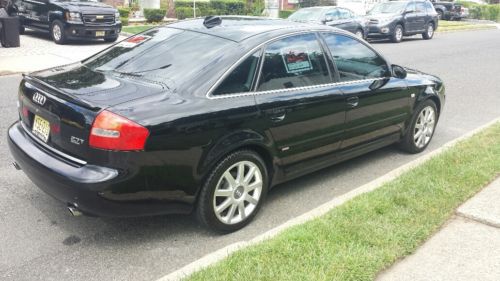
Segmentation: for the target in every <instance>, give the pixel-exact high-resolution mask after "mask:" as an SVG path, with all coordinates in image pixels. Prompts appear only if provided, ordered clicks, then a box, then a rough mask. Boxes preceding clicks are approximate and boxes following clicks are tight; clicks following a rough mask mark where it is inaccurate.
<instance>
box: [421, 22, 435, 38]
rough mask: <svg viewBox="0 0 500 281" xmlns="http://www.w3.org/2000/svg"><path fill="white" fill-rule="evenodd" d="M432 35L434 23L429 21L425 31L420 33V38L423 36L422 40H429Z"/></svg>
mask: <svg viewBox="0 0 500 281" xmlns="http://www.w3.org/2000/svg"><path fill="white" fill-rule="evenodd" d="M433 36H434V24H433V23H432V22H430V23H429V24H427V27H426V28H425V31H424V32H423V33H422V38H424V40H429V39H432V37H433Z"/></svg>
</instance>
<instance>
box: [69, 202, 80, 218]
mask: <svg viewBox="0 0 500 281" xmlns="http://www.w3.org/2000/svg"><path fill="white" fill-rule="evenodd" d="M68 211H69V212H70V213H71V215H72V216H73V217H78V216H81V215H82V212H80V211H79V210H78V208H77V207H76V205H68Z"/></svg>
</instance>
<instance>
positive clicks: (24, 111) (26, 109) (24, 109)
mask: <svg viewBox="0 0 500 281" xmlns="http://www.w3.org/2000/svg"><path fill="white" fill-rule="evenodd" d="M22 111H23V116H24V117H25V118H28V117H29V114H30V113H29V111H28V108H26V106H23V110H22Z"/></svg>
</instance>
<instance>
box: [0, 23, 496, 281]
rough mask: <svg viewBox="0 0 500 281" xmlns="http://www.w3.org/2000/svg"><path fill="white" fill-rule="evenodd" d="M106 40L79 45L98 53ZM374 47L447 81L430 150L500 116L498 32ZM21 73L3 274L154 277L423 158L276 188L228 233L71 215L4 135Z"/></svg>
mask: <svg viewBox="0 0 500 281" xmlns="http://www.w3.org/2000/svg"><path fill="white" fill-rule="evenodd" d="M23 37H26V36H23ZM39 42H40V48H41V50H45V51H47V50H48V52H46V53H33V54H32V55H33V56H47V57H48V58H50V57H51V56H53V58H54V59H53V60H52V63H59V61H56V57H61V58H67V59H68V60H70V59H73V58H74V56H73V55H71V56H70V55H69V54H70V53H73V52H74V51H75V50H77V49H80V51H75V52H76V53H74V54H75V55H76V57H78V54H80V56H83V57H84V54H87V52H88V50H85V51H83V49H81V48H76V47H75V46H72V45H70V46H56V45H55V44H53V43H52V42H50V41H47V42H46V39H43V38H42V39H40V40H39ZM44 46H46V47H44ZM105 46H106V44H104V43H101V44H97V45H91V44H88V45H85V46H84V47H83V48H87V47H88V48H95V51H98V50H99V49H102V48H104V47H105ZM373 46H374V47H375V48H376V49H377V50H379V51H380V52H381V53H382V54H383V55H384V56H385V57H386V58H387V59H388V60H389V61H391V62H392V63H395V64H400V65H403V66H408V67H410V68H415V69H419V70H423V71H426V72H429V73H432V74H436V75H438V76H440V77H441V78H442V79H443V80H444V82H445V83H446V87H447V100H446V107H445V111H444V112H443V114H442V116H441V119H440V121H439V124H438V127H437V131H436V135H435V137H434V139H433V141H432V143H431V144H430V146H429V149H428V150H427V152H429V151H432V150H434V149H436V148H438V147H440V146H441V145H443V144H444V143H446V142H448V141H450V140H452V139H454V138H457V137H459V136H461V135H463V134H464V133H466V132H468V131H470V130H472V129H474V128H476V127H478V126H480V125H482V124H485V123H487V122H488V121H490V120H492V119H494V118H496V117H499V116H500V109H499V107H498V105H499V104H500V95H499V93H500V85H499V83H498V77H499V76H500V48H498V46H500V30H483V31H473V32H472V31H471V32H454V33H446V34H436V36H435V38H434V39H433V40H430V41H424V40H421V39H420V36H419V37H418V38H417V37H415V38H409V39H406V40H404V42H403V43H401V44H391V43H386V42H375V43H373ZM79 47H81V46H79ZM34 49H36V48H34ZM92 50H94V49H92ZM5 51H10V50H4V49H2V50H1V51H0V59H1V62H2V67H3V66H5V64H4V62H5V60H4V53H5ZM12 52H15V50H14V49H13V51H12ZM78 52H80V53H78ZM78 58H79V59H80V58H81V57H78ZM27 59H29V58H27ZM61 61H62V60H61ZM20 79H21V76H20V75H10V76H3V77H0V85H1V87H0V96H1V97H2V99H1V101H0V110H1V112H0V119H1V121H0V155H1V156H0V157H1V160H0V169H1V172H0V222H1V225H2V227H1V228H0V248H1V249H2V251H0V279H1V280H69V279H71V280H155V279H157V278H160V277H161V276H163V275H165V274H168V273H170V272H172V271H174V270H176V269H178V268H180V267H182V266H184V265H186V264H188V263H190V262H192V261H194V260H196V259H198V258H201V257H203V256H204V255H206V254H208V253H210V252H212V251H214V250H217V249H219V248H222V247H224V246H226V245H228V244H231V243H235V242H238V241H242V240H247V239H250V238H252V237H254V236H256V235H258V234H260V233H262V232H264V231H266V230H268V229H270V228H272V227H275V226H277V225H280V224H282V223H284V222H286V221H287V220H289V219H290V218H293V217H295V216H297V215H300V214H302V213H304V212H306V211H308V210H310V209H312V208H314V207H316V206H318V205H320V204H322V203H324V202H326V201H328V200H330V199H331V198H333V197H335V196H338V195H340V194H343V193H346V192H348V191H350V190H353V189H355V188H356V187H358V186H361V185H363V184H364V183H367V182H369V181H371V180H373V179H375V178H377V177H379V176H381V175H383V174H385V173H387V172H389V171H391V170H392V169H394V168H397V167H399V166H401V165H402V164H404V163H407V162H409V161H411V160H413V159H415V158H417V157H419V155H408V154H404V153H402V152H400V151H399V150H397V149H396V148H394V147H388V148H385V149H382V150H379V151H376V152H373V153H370V154H368V155H365V156H361V157H359V158H356V159H354V160H351V161H348V162H346V163H343V164H340V165H336V166H333V167H331V168H327V169H324V170H322V171H320V172H316V173H314V174H311V175H308V176H305V177H302V178H299V179H297V180H294V181H292V182H289V183H286V184H282V185H280V186H278V187H277V188H276V189H273V190H272V191H271V192H270V194H269V196H268V200H267V202H266V204H265V205H264V207H263V209H262V210H261V212H260V213H259V215H258V216H257V218H256V220H255V221H254V222H253V223H251V224H250V225H249V226H248V227H246V228H244V229H242V230H240V231H238V232H236V233H232V234H228V235H219V234H214V233H212V232H209V231H207V230H205V229H204V228H202V227H200V226H199V225H198V224H197V222H196V221H195V219H194V218H192V217H191V216H179V215H175V216H161V217H150V218H137V219H102V218H90V217H71V216H70V214H69V213H68V212H67V209H66V207H65V205H64V204H62V203H59V202H57V201H55V200H54V199H52V198H50V197H49V196H47V195H46V194H44V193H43V192H42V191H40V190H39V189H38V188H37V187H36V186H34V185H33V184H32V183H31V182H30V181H29V180H28V179H27V177H26V176H25V175H24V174H23V173H22V172H21V171H16V170H15V169H14V168H13V167H12V166H11V162H12V159H11V156H10V154H9V151H8V148H7V145H6V135H5V133H6V130H7V128H8V126H9V125H10V124H11V123H12V122H13V121H14V120H15V119H16V118H17V111H16V110H17V109H16V92H17V86H18V83H19V81H20Z"/></svg>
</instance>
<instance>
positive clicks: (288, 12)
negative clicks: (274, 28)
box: [279, 10, 295, 19]
mask: <svg viewBox="0 0 500 281" xmlns="http://www.w3.org/2000/svg"><path fill="white" fill-rule="evenodd" d="M294 12H295V10H281V11H280V13H279V17H280V18H282V19H287V18H288V17H289V16H290V15H291V14H293V13H294Z"/></svg>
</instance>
